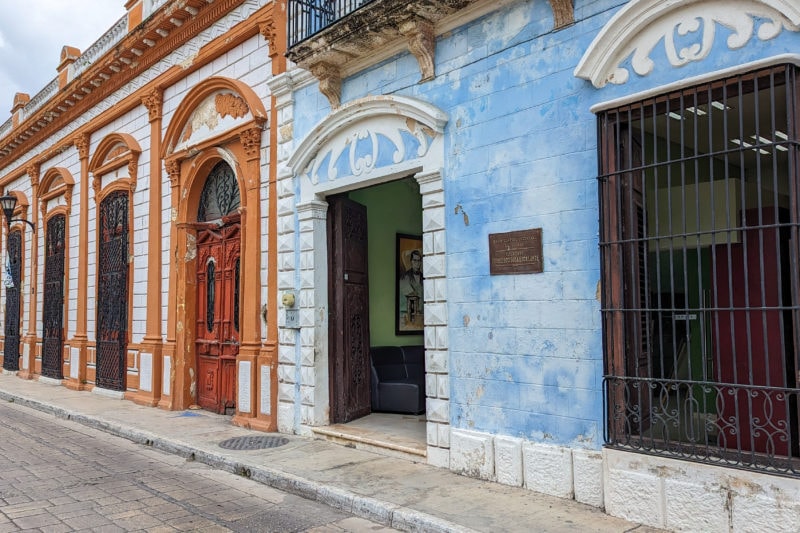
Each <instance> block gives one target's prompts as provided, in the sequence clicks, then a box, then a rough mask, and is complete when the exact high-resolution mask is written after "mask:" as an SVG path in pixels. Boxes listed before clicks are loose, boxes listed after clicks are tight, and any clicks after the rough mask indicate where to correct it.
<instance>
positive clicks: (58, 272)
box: [42, 215, 66, 379]
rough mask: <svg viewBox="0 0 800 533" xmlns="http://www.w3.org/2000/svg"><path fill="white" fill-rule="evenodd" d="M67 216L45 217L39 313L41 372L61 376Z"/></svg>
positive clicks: (54, 376) (57, 377) (52, 376)
mask: <svg viewBox="0 0 800 533" xmlns="http://www.w3.org/2000/svg"><path fill="white" fill-rule="evenodd" d="M65 231H66V216H65V215H55V216H53V217H51V218H50V220H48V221H47V234H46V235H45V258H44V310H43V316H42V323H43V330H44V331H43V332H42V375H43V376H46V377H49V378H54V379H63V378H64V372H63V363H62V361H63V359H64V355H63V351H64V251H65V250H64V244H65V234H64V232H65Z"/></svg>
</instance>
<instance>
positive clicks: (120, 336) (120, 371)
mask: <svg viewBox="0 0 800 533" xmlns="http://www.w3.org/2000/svg"><path fill="white" fill-rule="evenodd" d="M99 232H100V235H99V236H98V237H99V239H100V247H99V250H98V252H99V253H98V264H99V265H100V268H99V269H98V272H97V377H96V383H97V386H98V387H103V388H106V389H111V390H119V391H124V390H125V374H126V363H127V351H128V253H129V252H128V193H127V192H125V191H118V192H115V193H112V194H110V195H109V196H108V197H107V198H105V199H104V200H103V201H102V203H101V204H100V224H99Z"/></svg>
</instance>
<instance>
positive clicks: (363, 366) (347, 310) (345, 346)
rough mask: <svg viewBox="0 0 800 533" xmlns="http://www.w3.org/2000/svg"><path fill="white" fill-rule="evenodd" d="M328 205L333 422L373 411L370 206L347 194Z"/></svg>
mask: <svg viewBox="0 0 800 533" xmlns="http://www.w3.org/2000/svg"><path fill="white" fill-rule="evenodd" d="M328 205H329V207H328V248H329V250H328V252H329V253H328V256H329V258H330V269H329V272H328V276H329V293H330V301H329V305H330V317H329V328H330V341H329V346H330V351H329V355H328V359H329V370H330V379H331V383H330V387H331V398H330V401H331V423H339V422H348V421H350V420H353V419H356V418H359V417H361V416H364V415H367V414H369V413H370V410H371V401H370V368H369V292H368V288H367V281H368V276H367V265H368V261H367V208H366V207H365V206H363V205H361V204H359V203H357V202H354V201H352V200H350V199H348V198H347V197H346V196H336V197H331V198H328Z"/></svg>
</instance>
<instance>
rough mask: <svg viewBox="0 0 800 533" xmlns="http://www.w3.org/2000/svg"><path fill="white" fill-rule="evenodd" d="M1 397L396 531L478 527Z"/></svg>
mask: <svg viewBox="0 0 800 533" xmlns="http://www.w3.org/2000/svg"><path fill="white" fill-rule="evenodd" d="M0 400H4V401H7V402H10V403H14V404H16V405H21V406H23V407H28V408H30V409H35V410H37V411H41V412H44V413H48V414H51V415H53V416H55V417H56V418H61V419H63V420H68V421H71V422H76V423H78V424H81V425H83V426H86V427H90V428H93V429H97V430H99V431H103V432H105V433H109V434H111V435H115V436H117V437H122V438H124V439H127V440H130V441H132V442H135V443H137V444H141V445H143V446H149V447H152V448H155V449H157V450H160V451H162V452H165V453H169V454H173V455H178V456H180V457H183V458H185V459H186V460H187V461H198V462H200V463H203V464H205V465H207V466H209V467H211V468H214V469H217V470H223V471H226V472H230V473H232V474H236V475H239V476H242V477H246V478H248V479H252V480H253V481H255V482H257V483H261V484H263V485H268V486H270V487H272V488H275V489H278V490H281V491H284V492H288V493H291V494H294V495H297V496H301V497H303V498H306V499H308V500H313V501H316V502H319V503H323V504H325V505H328V506H329V507H332V508H334V509H338V510H341V511H345V512H348V513H350V514H353V515H355V516H358V517H360V518H365V519H367V520H370V521H372V522H376V523H379V524H382V525H384V526H388V527H392V528H394V529H399V530H402V531H424V532H426V533H428V532H435V533H451V532H463V533H472V532H473V531H475V530H473V529H469V528H465V527H463V526H460V525H458V524H455V523H453V522H450V521H448V520H445V519H442V518H439V517H436V516H433V515H430V514H428V513H424V512H422V511H417V510H414V509H411V508H408V507H404V506H401V505H397V504H394V503H391V502H387V501H383V500H379V499H376V498H370V497H368V496H361V495H359V494H356V493H353V492H350V491H348V490H345V489H341V488H339V487H336V486H333V485H328V484H324V483H319V482H317V481H312V480H309V479H306V478H303V477H300V476H296V475H294V474H290V473H288V472H282V471H280V470H275V469H271V468H266V467H264V466H260V465H256V464H254V463H249V462H244V461H238V460H234V459H231V458H229V457H226V456H224V455H222V454H217V453H213V452H210V451H207V450H203V449H201V448H197V447H194V446H191V445H189V444H184V443H181V442H177V441H173V440H170V439H166V438H164V437H161V436H158V435H156V434H154V433H150V432H147V431H144V430H140V429H135V428H131V427H129V426H125V425H122V424H118V423H116V422H110V421H107V420H103V419H101V418H97V417H92V416H88V415H85V414H82V413H78V412H75V411H70V410H67V409H64V408H62V407H59V406H57V405H53V404H50V403H47V402H43V401H40V400H34V399H31V398H26V397H24V396H18V395H16V394H12V393H9V392H6V391H4V390H0Z"/></svg>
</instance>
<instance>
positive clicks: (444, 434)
mask: <svg viewBox="0 0 800 533" xmlns="http://www.w3.org/2000/svg"><path fill="white" fill-rule="evenodd" d="M436 429H437V431H438V432H439V447H440V448H449V447H450V424H436Z"/></svg>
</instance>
